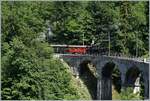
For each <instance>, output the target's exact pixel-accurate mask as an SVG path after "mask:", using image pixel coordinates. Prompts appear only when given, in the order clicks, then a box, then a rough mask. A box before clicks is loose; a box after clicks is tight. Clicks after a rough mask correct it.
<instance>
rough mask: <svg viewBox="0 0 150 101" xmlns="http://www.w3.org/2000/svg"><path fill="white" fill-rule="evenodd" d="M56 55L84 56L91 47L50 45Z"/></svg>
mask: <svg viewBox="0 0 150 101" xmlns="http://www.w3.org/2000/svg"><path fill="white" fill-rule="evenodd" d="M51 46H52V47H53V48H54V51H55V52H56V53H71V54H86V53H87V51H88V49H89V48H90V47H91V46H87V45H51Z"/></svg>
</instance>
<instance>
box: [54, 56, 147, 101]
mask: <svg viewBox="0 0 150 101" xmlns="http://www.w3.org/2000/svg"><path fill="white" fill-rule="evenodd" d="M55 56H58V57H59V58H60V59H62V60H63V61H65V62H66V63H67V64H68V65H69V66H70V67H71V69H72V70H73V72H74V73H75V75H76V76H78V75H80V70H81V67H80V66H81V64H82V63H83V62H84V61H89V62H90V63H92V64H93V65H94V66H95V69H96V77H97V83H96V98H95V99H97V100H111V99H112V78H111V75H112V74H111V73H112V70H113V68H114V66H117V68H118V70H119V71H120V79H121V82H120V84H121V89H125V88H126V86H127V85H129V84H130V85H132V86H133V87H134V88H136V87H140V86H141V85H140V83H139V82H140V81H139V80H138V78H143V84H144V99H149V62H147V61H143V60H138V59H133V58H124V57H117V56H93V55H85V54H57V55H55ZM108 64H113V65H109V66H107V65H108ZM129 71H130V72H129ZM137 82H138V83H137ZM137 84H138V85H137Z"/></svg>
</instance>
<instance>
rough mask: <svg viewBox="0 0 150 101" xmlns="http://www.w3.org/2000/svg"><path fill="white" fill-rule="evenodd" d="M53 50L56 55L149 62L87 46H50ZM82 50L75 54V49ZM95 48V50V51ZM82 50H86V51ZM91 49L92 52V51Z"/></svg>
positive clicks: (149, 60)
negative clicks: (71, 50) (79, 55)
mask: <svg viewBox="0 0 150 101" xmlns="http://www.w3.org/2000/svg"><path fill="white" fill-rule="evenodd" d="M51 46H52V47H53V48H54V52H55V53H57V54H82V55H92V56H111V57H117V58H124V59H129V60H131V59H133V60H137V61H145V62H150V58H149V59H144V58H143V57H136V56H133V55H129V54H128V55H127V54H123V53H117V52H112V51H111V52H110V54H109V53H108V50H106V49H103V48H101V49H100V48H97V47H94V49H93V48H92V47H91V46H87V45H84V46H83V45H51ZM71 48H72V49H74V51H75V52H69V51H68V50H69V49H71ZM79 48H82V49H83V50H82V49H81V50H77V51H78V52H76V50H75V49H79ZM95 48H97V49H95ZM84 49H87V50H86V51H85V50H84ZM92 49H93V50H92Z"/></svg>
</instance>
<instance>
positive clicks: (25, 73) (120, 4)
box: [1, 1, 149, 100]
mask: <svg viewBox="0 0 150 101" xmlns="http://www.w3.org/2000/svg"><path fill="white" fill-rule="evenodd" d="M148 8H149V2H147V1H115V2H113V1H107V2H106V1H62V2H60V1H53V2H52V1H51V2H50V1H49V2H48V1H45V2H44V1H38V2H36V1H34V2H31V1H30V2H29V1H2V3H1V13H2V14H1V18H2V21H1V25H2V28H1V30H2V36H1V45H2V46H1V47H2V49H1V54H2V57H1V60H2V61H1V64H2V65H1V67H2V68H1V70H2V73H1V74H2V76H1V77H2V89H1V90H2V92H1V93H2V99H14V100H17V99H39V100H40V99H81V97H82V96H81V95H80V94H78V93H77V92H76V90H74V89H75V88H74V87H73V86H72V85H70V81H71V76H70V75H71V74H69V72H68V71H67V68H66V67H65V66H63V65H62V63H61V62H60V61H59V60H57V59H54V58H53V49H52V48H51V47H50V44H72V45H83V44H84V45H90V44H91V43H92V41H94V42H95V44H96V45H98V46H105V47H107V46H108V45H107V42H103V40H105V39H107V38H108V35H110V39H111V41H110V47H111V52H115V53H122V54H126V55H134V56H138V57H143V56H148V51H149V47H148V46H149V40H148V39H149V9H148ZM43 38H44V39H43ZM64 88H65V89H64Z"/></svg>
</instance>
